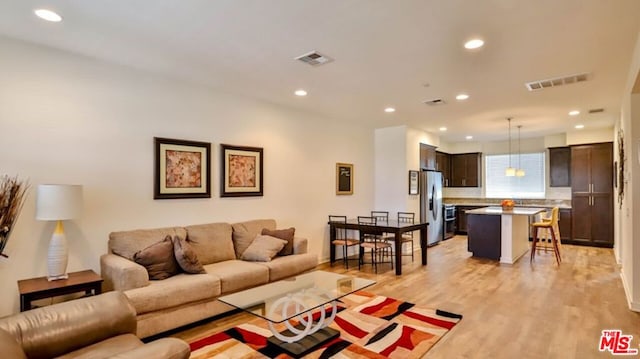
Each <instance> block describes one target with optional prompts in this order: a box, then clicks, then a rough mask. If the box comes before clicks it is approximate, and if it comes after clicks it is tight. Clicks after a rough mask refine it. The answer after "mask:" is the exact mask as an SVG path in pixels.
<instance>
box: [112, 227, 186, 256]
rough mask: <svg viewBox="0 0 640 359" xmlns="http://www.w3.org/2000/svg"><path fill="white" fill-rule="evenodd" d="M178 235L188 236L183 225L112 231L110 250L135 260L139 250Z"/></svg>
mask: <svg viewBox="0 0 640 359" xmlns="http://www.w3.org/2000/svg"><path fill="white" fill-rule="evenodd" d="M176 235H177V236H180V237H182V238H186V237H187V231H186V230H185V229H184V228H182V227H167V228H156V229H136V230H132V231H121V232H111V233H110V234H109V250H110V251H111V252H113V253H115V254H117V255H119V256H121V257H125V258H127V259H129V260H133V255H134V254H135V253H136V252H138V251H139V250H142V249H145V248H147V247H149V246H150V245H152V244H154V243H156V242H158V241H161V240H163V239H164V238H166V237H167V236H171V237H173V236H176Z"/></svg>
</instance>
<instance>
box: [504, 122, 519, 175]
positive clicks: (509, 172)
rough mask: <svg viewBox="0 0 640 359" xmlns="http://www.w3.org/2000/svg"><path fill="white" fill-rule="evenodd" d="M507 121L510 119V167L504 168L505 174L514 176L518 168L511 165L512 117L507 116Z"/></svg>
mask: <svg viewBox="0 0 640 359" xmlns="http://www.w3.org/2000/svg"><path fill="white" fill-rule="evenodd" d="M507 121H509V167H507V169H505V170H504V175H505V176H507V177H513V176H515V175H516V169H515V168H513V167H511V117H507Z"/></svg>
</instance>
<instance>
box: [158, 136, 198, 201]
mask: <svg viewBox="0 0 640 359" xmlns="http://www.w3.org/2000/svg"><path fill="white" fill-rule="evenodd" d="M154 145H155V166H154V172H155V173H154V194H153V198H154V199H172V198H211V177H210V175H209V174H210V167H211V143H208V142H196V141H186V140H176V139H171V138H160V137H154Z"/></svg>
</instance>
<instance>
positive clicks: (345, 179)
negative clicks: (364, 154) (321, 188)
mask: <svg viewBox="0 0 640 359" xmlns="http://www.w3.org/2000/svg"><path fill="white" fill-rule="evenodd" d="M336 194H338V195H347V194H353V164H350V163H336Z"/></svg>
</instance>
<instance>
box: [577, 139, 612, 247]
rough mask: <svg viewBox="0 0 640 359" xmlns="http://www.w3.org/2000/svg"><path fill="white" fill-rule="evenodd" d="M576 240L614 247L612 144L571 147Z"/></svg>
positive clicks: (593, 244) (582, 242)
mask: <svg viewBox="0 0 640 359" xmlns="http://www.w3.org/2000/svg"><path fill="white" fill-rule="evenodd" d="M571 194H572V196H571V198H572V200H571V206H572V209H573V215H572V221H573V241H574V242H579V243H581V244H587V245H592V246H598V247H613V144H612V143H610V142H609V143H598V144H589V145H579V146H572V147H571Z"/></svg>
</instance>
